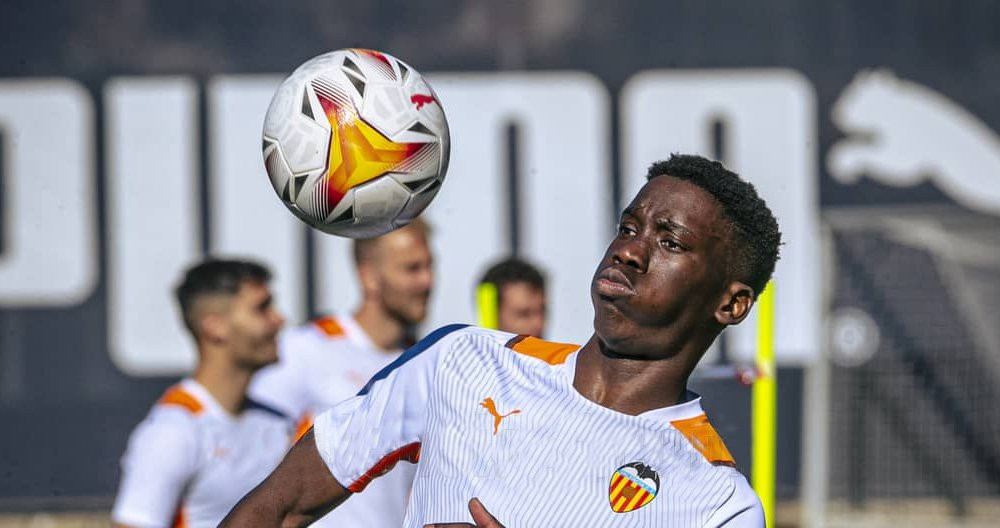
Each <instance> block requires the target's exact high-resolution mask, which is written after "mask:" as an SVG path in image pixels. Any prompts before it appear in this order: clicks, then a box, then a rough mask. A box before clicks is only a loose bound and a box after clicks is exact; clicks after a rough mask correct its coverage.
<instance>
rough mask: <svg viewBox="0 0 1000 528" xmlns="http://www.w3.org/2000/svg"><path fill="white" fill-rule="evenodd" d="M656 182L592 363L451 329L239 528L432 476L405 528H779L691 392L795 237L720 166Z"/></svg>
mask: <svg viewBox="0 0 1000 528" xmlns="http://www.w3.org/2000/svg"><path fill="white" fill-rule="evenodd" d="M647 179H648V181H647V182H646V184H645V185H644V186H643V188H642V189H641V190H640V191H639V193H638V194H637V195H636V196H635V198H634V199H633V200H632V202H631V203H630V204H629V206H628V207H627V208H626V209H625V211H624V212H623V213H622V215H621V219H620V221H619V226H618V232H617V235H616V236H615V238H614V239H613V240H612V241H611V243H610V244H609V246H608V249H607V251H606V252H605V254H604V257H603V258H602V259H601V261H600V263H598V266H597V270H596V271H595V273H594V277H593V280H592V282H591V285H590V294H591V302H592V304H593V307H594V333H593V334H592V336H591V337H590V339H589V340H587V342H586V343H585V344H584V345H583V346H582V347H580V346H578V345H566V344H559V343H551V342H547V341H542V340H540V339H536V338H532V337H524V336H515V335H512V334H509V333H506V332H499V331H496V330H486V329H482V328H475V327H467V326H464V325H450V326H446V327H443V328H440V329H438V330H436V331H434V332H433V333H431V334H430V335H428V336H427V337H426V338H424V339H423V340H421V341H420V343H418V344H417V345H415V346H413V347H412V348H410V349H409V350H408V351H407V352H406V353H405V354H404V355H403V358H402V359H401V360H400V361H398V362H396V363H394V364H393V365H392V368H389V369H386V370H384V371H382V372H380V373H379V374H378V375H377V376H376V377H375V378H373V379H372V380H371V381H370V382H369V383H368V385H367V386H366V387H365V389H364V390H363V391H362V392H361V393H360V394H359V395H358V396H357V397H355V398H352V399H350V400H347V401H345V402H343V403H342V404H340V405H337V406H336V407H334V408H332V409H330V410H329V411H327V412H325V413H323V414H322V415H320V416H318V417H317V418H316V423H315V425H314V428H313V431H312V432H311V433H307V434H306V435H305V436H304V437H303V438H302V440H301V441H300V442H299V443H298V444H296V446H295V447H293V448H292V450H291V451H290V452H289V454H288V456H287V457H285V460H284V461H282V463H281V465H279V466H278V468H277V469H276V470H275V471H274V473H273V474H272V475H271V476H270V477H268V478H267V480H265V481H264V482H263V483H261V485H260V486H258V487H257V488H256V489H254V491H253V492H251V493H250V494H249V495H248V496H247V497H246V498H244V499H243V500H242V501H240V503H239V504H238V505H237V506H236V508H235V509H234V510H233V511H232V512H231V513H230V514H229V516H227V517H226V521H225V522H224V523H223V526H251V525H252V526H273V527H276V526H299V525H302V524H304V523H305V522H307V521H308V520H309V519H310V518H312V517H313V516H315V514H316V512H321V511H325V510H326V509H327V508H331V507H336V506H337V504H339V503H340V502H342V501H343V500H345V499H346V498H347V497H348V496H349V495H350V494H351V493H356V492H358V491H361V490H363V489H364V488H365V486H366V485H367V484H368V483H369V482H371V481H372V479H374V478H376V477H378V476H379V475H381V474H382V473H383V472H384V471H386V470H387V469H388V468H391V467H392V465H393V464H394V463H396V462H397V461H399V460H403V459H406V460H418V459H419V465H418V469H417V473H418V475H417V479H416V481H415V485H414V488H413V496H412V498H411V501H410V508H409V510H408V513H407V520H406V523H405V526H406V527H407V528H418V527H422V526H424V525H427V524H431V523H443V524H438V525H435V526H443V527H447V526H470V525H468V524H465V523H466V522H468V521H469V520H470V519H471V520H472V521H473V522H474V523H476V525H477V526H480V527H487V526H489V527H497V526H500V523H499V522H497V520H496V519H494V518H493V517H492V516H491V515H489V513H488V512H487V511H486V510H485V509H484V508H483V505H485V506H486V507H487V508H489V510H490V511H492V512H493V513H494V514H495V515H496V518H497V519H499V520H500V521H502V522H504V523H507V525H508V526H512V527H526V526H530V527H535V526H538V527H542V526H672V527H680V526H685V527H686V526H698V527H719V526H727V527H730V528H733V527H747V528H749V527H753V528H760V527H763V526H764V513H763V509H762V508H761V504H760V501H759V499H758V498H757V496H756V494H755V493H754V491H753V489H751V488H750V485H749V484H748V483H747V480H746V478H744V476H743V475H742V474H741V473H740V472H739V471H737V470H736V469H735V467H734V465H735V464H734V461H733V458H732V456H731V455H730V453H729V450H728V449H726V446H725V444H724V443H723V441H722V439H721V438H720V437H719V436H718V434H717V433H716V431H715V429H714V428H713V427H712V425H711V423H709V421H708V418H707V417H706V416H705V413H704V411H703V410H702V408H701V398H700V397H699V396H698V395H697V394H694V393H692V392H690V391H689V390H687V380H688V378H689V377H690V375H691V372H692V371H693V370H694V368H695V366H696V365H697V364H698V361H699V360H700V359H701V357H702V356H703V355H704V354H705V351H706V350H707V349H708V347H709V346H710V345H711V344H712V342H713V341H715V339H716V337H718V335H719V333H720V332H722V330H723V329H725V328H726V327H727V326H730V325H735V324H738V323H740V322H742V321H743V320H744V319H745V318H746V316H747V314H748V313H749V311H750V308H751V307H752V306H753V304H754V302H755V300H756V299H757V296H758V295H759V294H760V292H762V291H763V290H764V287H765V285H766V284H767V282H768V280H769V279H770V277H771V275H772V273H773V272H774V267H775V263H776V261H777V259H778V248H779V246H780V243H781V242H780V241H781V233H780V232H779V230H778V224H777V221H776V220H775V218H774V215H773V214H772V213H771V210H770V209H769V208H768V207H767V204H766V203H765V202H764V200H762V199H761V198H760V197H759V196H758V194H757V192H756V190H755V189H754V187H753V186H752V185H751V184H749V183H747V182H746V181H744V180H742V179H740V177H739V176H737V175H736V174H734V173H732V172H730V171H728V170H726V169H725V168H724V167H723V166H722V164H720V163H718V162H713V161H710V160H707V159H705V158H702V157H699V156H677V155H675V156H672V157H671V158H670V159H669V160H668V161H665V162H659V163H655V164H653V165H652V166H651V167H650V169H649V171H648V173H647ZM472 498H478V499H480V500H481V501H482V502H481V503H480V502H479V501H472V502H470V499H472ZM348 502H349V501H348ZM470 513H471V516H470ZM449 523H452V524H449Z"/></svg>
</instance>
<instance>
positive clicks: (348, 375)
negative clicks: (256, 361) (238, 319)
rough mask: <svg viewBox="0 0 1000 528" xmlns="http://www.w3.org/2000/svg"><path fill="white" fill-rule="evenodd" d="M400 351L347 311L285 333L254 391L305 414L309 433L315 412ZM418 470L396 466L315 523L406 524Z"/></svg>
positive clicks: (351, 526)
mask: <svg viewBox="0 0 1000 528" xmlns="http://www.w3.org/2000/svg"><path fill="white" fill-rule="evenodd" d="M401 353H402V350H398V351H395V352H387V351H385V350H382V349H380V348H379V347H378V346H376V345H375V344H374V343H373V342H372V341H371V339H370V338H369V337H368V335H367V334H365V332H364V330H363V329H362V328H361V327H360V326H359V325H358V323H357V322H356V321H355V320H354V319H353V318H352V317H350V316H348V315H340V316H337V317H324V318H320V319H317V320H315V321H313V322H311V323H309V324H306V325H302V326H298V327H295V328H291V329H289V330H287V331H285V332H284V333H283V334H282V335H281V337H280V338H279V347H278V357H279V360H278V363H276V364H274V365H271V366H268V367H266V368H264V369H263V370H261V371H260V372H259V373H257V375H256V376H254V380H253V382H252V383H251V385H250V394H251V396H253V397H254V398H255V399H257V400H259V401H261V402H264V403H266V404H267V405H271V406H273V407H275V408H277V409H279V410H281V411H282V412H285V413H286V414H290V415H292V416H296V417H298V418H300V419H302V420H301V423H300V427H299V432H300V433H304V432H305V431H306V429H307V428H308V426H309V425H311V424H312V418H313V417H314V416H316V415H317V414H319V413H320V412H322V411H325V410H326V409H328V408H330V407H332V406H334V405H335V404H337V403H340V402H342V401H344V400H346V399H348V398H352V397H354V396H355V395H356V394H357V393H358V391H359V390H361V388H362V387H364V385H365V383H367V382H368V380H369V379H371V377H372V376H374V375H375V374H376V373H377V372H379V371H380V370H382V369H383V368H385V367H386V365H388V364H389V363H391V362H392V361H393V360H395V359H397V358H398V357H399V356H400V354H401ZM415 472H416V468H415V467H414V466H412V465H409V464H407V465H406V466H404V467H399V468H397V471H393V472H392V474H390V475H386V477H385V478H383V479H379V481H378V482H376V483H375V484H372V485H371V486H370V487H369V488H368V489H366V490H365V492H364V493H361V494H358V495H355V496H352V497H351V498H350V499H348V500H347V501H346V502H344V503H343V504H341V505H340V507H338V508H337V509H336V510H334V511H332V512H331V513H330V514H328V515H326V516H324V517H323V518H322V519H320V520H319V521H317V522H316V523H315V524H313V526H319V527H343V528H385V527H396V526H402V524H403V517H404V515H405V512H406V503H407V501H408V500H409V498H410V489H411V487H412V484H413V475H414V473H415Z"/></svg>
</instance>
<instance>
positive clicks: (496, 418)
mask: <svg viewBox="0 0 1000 528" xmlns="http://www.w3.org/2000/svg"><path fill="white" fill-rule="evenodd" d="M479 405H480V406H481V407H483V408H484V409H486V410H487V411H489V413H490V414H492V415H493V435H494V436H496V434H497V430H499V429H500V422H502V421H503V419H504V418H506V417H508V416H510V415H512V414H518V413H520V412H521V409H514V410H513V411H510V412H509V413H507V414H500V413H499V412H498V411H497V404H496V403H494V402H493V398H486V399H485V400H483V401H482V402H481V403H480V404H479Z"/></svg>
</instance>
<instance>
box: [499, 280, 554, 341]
mask: <svg viewBox="0 0 1000 528" xmlns="http://www.w3.org/2000/svg"><path fill="white" fill-rule="evenodd" d="M497 318H498V321H497V323H498V326H499V328H500V330H503V331H504V332H511V333H514V334H524V335H530V336H535V337H541V336H542V334H543V333H544V332H545V293H544V292H543V291H542V290H540V289H538V288H536V287H534V286H532V285H531V284H528V283H527V282H510V283H507V284H505V285H504V286H503V288H502V289H501V291H500V310H499V313H498V314H497Z"/></svg>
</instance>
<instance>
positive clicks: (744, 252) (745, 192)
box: [646, 154, 781, 296]
mask: <svg viewBox="0 0 1000 528" xmlns="http://www.w3.org/2000/svg"><path fill="white" fill-rule="evenodd" d="M657 176H672V177H674V178H677V179H679V180H684V181H688V182H691V183H693V184H695V185H697V186H698V187H701V188H702V189H703V190H705V192H707V193H708V194H711V195H712V196H713V197H715V199H716V201H717V202H718V203H719V205H721V206H722V211H723V213H724V214H725V215H726V218H728V219H729V221H730V223H731V225H732V230H731V233H732V234H733V236H732V237H731V239H730V240H731V242H732V243H734V247H733V248H732V249H733V250H735V255H732V257H733V258H731V259H730V270H729V271H730V272H731V273H732V274H733V275H734V277H735V278H736V279H737V280H740V281H742V282H745V283H746V284H747V285H748V286H750V287H751V288H753V291H754V295H755V296H756V295H760V293H761V292H763V291H764V287H765V286H766V285H767V282H768V281H769V280H771V275H773V274H774V265H775V264H776V263H777V262H778V251H779V247H780V246H781V231H779V230H778V221H777V220H776V219H775V218H774V214H773V213H772V212H771V209H770V208H768V206H767V203H766V202H764V199H763V198H761V197H760V195H759V194H757V189H755V188H754V186H753V184H752V183H750V182H748V181H746V180H744V179H742V178H740V176H739V175H738V174H736V173H735V172H733V171H731V170H729V169H727V168H725V167H724V166H723V165H722V164H721V163H719V162H718V161H712V160H710V159H707V158H703V157H701V156H695V155H687V154H672V155H671V156H670V159H668V160H666V161H658V162H656V163H653V164H652V165H651V166H650V167H649V171H647V173H646V179H647V180H651V179H653V178H655V177H657Z"/></svg>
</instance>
